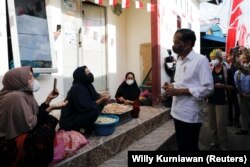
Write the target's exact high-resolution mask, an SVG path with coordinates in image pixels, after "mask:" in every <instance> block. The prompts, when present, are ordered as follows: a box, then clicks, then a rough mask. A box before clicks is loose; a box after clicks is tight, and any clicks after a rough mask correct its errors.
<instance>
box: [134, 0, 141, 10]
mask: <svg viewBox="0 0 250 167" xmlns="http://www.w3.org/2000/svg"><path fill="white" fill-rule="evenodd" d="M135 8H136V9H141V8H143V2H142V1H135Z"/></svg>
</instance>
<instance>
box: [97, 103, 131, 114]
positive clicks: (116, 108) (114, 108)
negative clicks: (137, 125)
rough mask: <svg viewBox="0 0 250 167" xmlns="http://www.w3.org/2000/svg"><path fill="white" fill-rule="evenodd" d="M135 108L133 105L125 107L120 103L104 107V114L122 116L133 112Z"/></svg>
mask: <svg viewBox="0 0 250 167" xmlns="http://www.w3.org/2000/svg"><path fill="white" fill-rule="evenodd" d="M132 109H133V107H132V106H131V105H124V104H118V103H110V104H107V105H106V106H104V108H103V110H102V113H108V114H122V113H125V112H128V111H131V110H132Z"/></svg>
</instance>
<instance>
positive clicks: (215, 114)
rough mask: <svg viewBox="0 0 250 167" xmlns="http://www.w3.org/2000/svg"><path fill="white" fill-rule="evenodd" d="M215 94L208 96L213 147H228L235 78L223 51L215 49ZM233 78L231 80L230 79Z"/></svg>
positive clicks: (212, 62)
mask: <svg viewBox="0 0 250 167" xmlns="http://www.w3.org/2000/svg"><path fill="white" fill-rule="evenodd" d="M210 59H211V65H212V75H213V79H214V94H213V95H212V96H210V97H209V98H208V103H207V108H208V120H209V129H210V133H211V137H212V139H211V140H212V141H211V143H210V147H211V149H217V148H219V146H220V149H221V150H226V149H227V123H228V98H229V94H230V93H231V90H233V89H234V87H233V82H234V80H233V79H232V78H233V77H231V75H232V74H231V73H230V72H229V70H228V69H227V67H226V65H225V64H224V62H223V57H222V51H221V50H220V49H215V50H213V52H211V53H210ZM230 79H231V80H230Z"/></svg>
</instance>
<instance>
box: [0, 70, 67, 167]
mask: <svg viewBox="0 0 250 167" xmlns="http://www.w3.org/2000/svg"><path fill="white" fill-rule="evenodd" d="M2 84H3V89H2V90H1V91H0V166H41V167H42V166H48V164H49V163H50V162H51V161H52V159H53V142H54V136H55V127H56V125H57V123H58V120H57V119H56V118H55V117H53V116H52V115H49V112H50V111H52V110H53V109H60V108H62V107H64V106H65V105H66V104H67V102H66V101H63V102H60V103H58V104H54V105H50V102H51V100H52V99H54V98H56V97H57V96H58V94H59V93H58V90H56V91H51V92H50V93H49V95H48V97H47V98H46V100H45V102H44V103H42V104H41V106H38V104H37V102H36V100H35V98H34V95H33V92H35V91H38V90H39V88H40V85H39V83H38V81H36V80H35V79H34V78H33V71H32V68H31V67H28V66H25V67H19V68H14V69H11V70H9V71H8V72H6V74H5V75H4V77H3V80H2Z"/></svg>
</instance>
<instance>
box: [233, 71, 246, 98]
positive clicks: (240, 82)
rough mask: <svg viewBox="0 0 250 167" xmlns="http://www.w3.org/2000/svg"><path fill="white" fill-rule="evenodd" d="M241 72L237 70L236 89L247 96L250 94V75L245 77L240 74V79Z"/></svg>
mask: <svg viewBox="0 0 250 167" xmlns="http://www.w3.org/2000/svg"><path fill="white" fill-rule="evenodd" d="M239 72H240V71H239V70H237V71H236V72H235V74H234V82H235V86H236V88H237V89H238V90H239V91H240V93H243V94H246V93H250V75H245V74H243V73H242V72H240V77H239Z"/></svg>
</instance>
